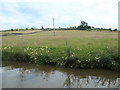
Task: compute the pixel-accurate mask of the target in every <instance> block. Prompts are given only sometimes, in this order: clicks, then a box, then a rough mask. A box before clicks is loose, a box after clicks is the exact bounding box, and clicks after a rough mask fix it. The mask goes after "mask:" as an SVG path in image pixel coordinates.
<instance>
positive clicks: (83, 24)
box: [11, 21, 117, 32]
mask: <svg viewBox="0 0 120 90" xmlns="http://www.w3.org/2000/svg"><path fill="white" fill-rule="evenodd" d="M55 29H56V30H89V31H90V30H99V31H101V30H109V31H111V32H112V31H117V29H114V30H112V29H111V28H109V29H106V28H95V27H93V26H89V25H88V23H87V22H85V21H81V23H80V25H79V26H74V27H67V28H61V27H59V28H55ZM17 30H53V28H44V27H43V26H42V27H41V28H30V29H28V28H26V29H11V31H17Z"/></svg>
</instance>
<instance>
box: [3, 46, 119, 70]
mask: <svg viewBox="0 0 120 90" xmlns="http://www.w3.org/2000/svg"><path fill="white" fill-rule="evenodd" d="M90 49H91V50H90ZM2 54H3V56H2V60H11V61H20V62H29V63H35V64H50V65H57V66H65V67H70V68H97V69H99V68H103V69H111V70H117V71H118V70H119V60H120V58H119V57H118V51H117V50H115V49H111V48H99V49H95V48H86V49H84V48H71V47H68V48H60V49H58V48H49V47H36V48H35V47H34V48H33V47H26V48H25V47H24V48H21V49H18V48H13V47H3V48H2Z"/></svg>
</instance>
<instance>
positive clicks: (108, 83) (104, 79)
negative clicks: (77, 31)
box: [0, 62, 118, 88]
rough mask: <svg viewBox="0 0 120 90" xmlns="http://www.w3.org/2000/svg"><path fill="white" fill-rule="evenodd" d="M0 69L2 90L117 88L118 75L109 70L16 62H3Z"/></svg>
mask: <svg viewBox="0 0 120 90" xmlns="http://www.w3.org/2000/svg"><path fill="white" fill-rule="evenodd" d="M1 68H2V79H3V82H2V87H3V88H116V87H118V83H117V81H118V80H117V78H118V73H117V72H114V71H109V70H91V69H70V68H61V67H55V66H48V65H40V66H36V65H33V64H27V63H18V62H3V67H1ZM1 68H0V69H1ZM0 75H1V73H0Z"/></svg>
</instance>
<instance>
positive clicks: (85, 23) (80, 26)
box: [77, 21, 91, 30]
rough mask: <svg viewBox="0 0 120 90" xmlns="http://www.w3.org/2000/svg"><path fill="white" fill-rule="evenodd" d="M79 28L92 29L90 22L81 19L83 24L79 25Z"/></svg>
mask: <svg viewBox="0 0 120 90" xmlns="http://www.w3.org/2000/svg"><path fill="white" fill-rule="evenodd" d="M77 29H79V30H87V29H91V27H90V26H88V23H87V22H85V21H81V24H80V25H79V26H78V28H77Z"/></svg>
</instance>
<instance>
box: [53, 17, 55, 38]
mask: <svg viewBox="0 0 120 90" xmlns="http://www.w3.org/2000/svg"><path fill="white" fill-rule="evenodd" d="M53 33H54V36H55V18H53Z"/></svg>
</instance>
